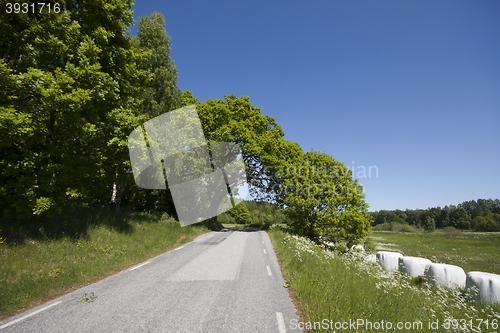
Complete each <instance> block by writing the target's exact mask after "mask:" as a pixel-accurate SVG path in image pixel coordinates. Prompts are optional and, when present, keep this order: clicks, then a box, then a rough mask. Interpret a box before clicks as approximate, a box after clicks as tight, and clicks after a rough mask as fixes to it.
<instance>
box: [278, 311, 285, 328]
mask: <svg viewBox="0 0 500 333" xmlns="http://www.w3.org/2000/svg"><path fill="white" fill-rule="evenodd" d="M276 319H277V320H278V328H279V330H280V333H286V327H285V321H284V320H283V315H282V314H281V312H276Z"/></svg>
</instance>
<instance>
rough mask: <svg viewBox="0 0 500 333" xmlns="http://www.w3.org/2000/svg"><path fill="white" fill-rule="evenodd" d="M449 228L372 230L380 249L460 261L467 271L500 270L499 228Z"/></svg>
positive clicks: (448, 262)
mask: <svg viewBox="0 0 500 333" xmlns="http://www.w3.org/2000/svg"><path fill="white" fill-rule="evenodd" d="M451 235H453V236H450V233H447V232H446V230H445V231H443V230H436V231H434V232H418V233H396V232H373V233H372V235H371V236H370V239H371V241H372V242H373V243H374V244H375V245H376V247H377V249H379V250H386V251H398V252H401V253H402V254H403V255H406V256H415V257H423V258H427V259H430V260H431V261H432V262H436V263H444V264H451V265H457V266H460V267H462V268H463V269H464V271H465V272H466V273H467V272H470V271H480V272H488V273H494V274H500V233H499V232H458V230H457V231H456V233H455V234H451Z"/></svg>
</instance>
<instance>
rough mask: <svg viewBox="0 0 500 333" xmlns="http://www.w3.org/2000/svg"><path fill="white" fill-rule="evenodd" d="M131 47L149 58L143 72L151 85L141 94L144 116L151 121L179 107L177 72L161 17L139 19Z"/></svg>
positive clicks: (154, 14) (158, 14) (153, 16)
mask: <svg viewBox="0 0 500 333" xmlns="http://www.w3.org/2000/svg"><path fill="white" fill-rule="evenodd" d="M138 25H139V28H138V30H137V37H136V38H135V39H134V45H135V46H137V47H138V48H140V49H141V50H143V51H145V52H147V53H148V54H149V58H148V61H147V63H146V69H147V70H148V71H149V72H150V75H151V81H150V82H149V83H148V85H147V87H146V89H145V91H144V112H145V113H147V114H148V115H149V117H150V118H154V117H156V116H158V115H160V114H163V113H165V112H167V111H171V110H174V109H176V108H178V107H180V105H181V102H182V93H181V91H180V89H179V88H178V87H177V78H178V75H177V68H176V66H175V63H174V61H173V60H171V59H170V46H171V43H170V37H169V36H168V33H167V30H166V28H165V19H164V17H163V15H162V14H160V13H157V12H154V13H153V14H151V15H150V16H141V17H140V18H139V21H138Z"/></svg>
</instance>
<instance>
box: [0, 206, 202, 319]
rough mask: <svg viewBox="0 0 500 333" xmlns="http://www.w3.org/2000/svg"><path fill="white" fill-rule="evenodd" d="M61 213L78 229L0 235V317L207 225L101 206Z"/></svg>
mask: <svg viewBox="0 0 500 333" xmlns="http://www.w3.org/2000/svg"><path fill="white" fill-rule="evenodd" d="M68 213H69V212H68ZM65 217H66V218H67V219H68V220H67V221H68V222H71V223H69V225H72V226H73V227H74V226H75V225H80V226H81V228H80V229H79V230H80V232H79V233H76V232H75V233H69V234H68V233H66V234H65V235H63V233H62V232H61V233H60V234H57V235H56V234H54V233H53V232H52V231H51V230H47V231H44V230H36V231H31V232H28V230H25V231H26V233H25V234H23V235H21V234H17V237H16V239H15V240H14V239H9V238H7V239H6V238H2V239H1V240H0V320H1V319H3V318H5V317H7V316H11V315H14V314H16V313H17V312H20V311H24V310H26V309H27V308H31V307H33V306H36V305H39V304H41V303H43V302H45V301H48V300H50V299H53V298H55V297H57V296H60V295H62V294H64V293H66V292H69V291H72V290H74V289H77V288H80V287H82V286H85V285H87V284H90V283H93V282H95V281H98V280H100V279H102V278H104V277H106V276H108V275H111V274H114V273H116V272H119V271H121V270H123V269H126V268H128V267H130V266H133V265H135V264H137V263H139V262H142V261H144V260H147V259H149V258H151V257H154V256H156V255H159V254H161V253H163V252H166V251H168V250H170V249H173V248H175V247H178V246H180V245H181V244H184V243H187V242H190V241H191V240H193V239H194V238H195V237H196V236H197V235H200V234H202V233H205V232H208V231H210V230H209V229H208V228H207V227H206V226H204V225H199V224H197V225H195V226H188V227H183V228H182V227H181V226H180V224H179V223H178V222H177V221H176V220H175V219H173V218H172V217H170V216H168V215H167V214H163V215H162V216H159V215H158V214H147V213H125V212H123V213H121V214H120V215H119V216H118V217H117V215H116V214H114V212H109V211H108V210H104V209H101V210H100V211H99V210H98V211H95V210H93V211H92V212H90V211H85V210H83V211H80V213H79V214H78V218H76V217H73V219H71V217H70V215H69V214H68V215H65ZM59 218H61V217H60V216H59ZM83 225H85V226H86V227H85V228H83ZM21 236H24V237H21Z"/></svg>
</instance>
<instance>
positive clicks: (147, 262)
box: [130, 261, 150, 271]
mask: <svg viewBox="0 0 500 333" xmlns="http://www.w3.org/2000/svg"><path fill="white" fill-rule="evenodd" d="M149 263H150V261H146V262H144V263H142V264H140V265H137V266H135V267H132V268H131V269H130V270H131V271H133V270H134V269H137V268H139V267H142V266H144V265H146V264H149Z"/></svg>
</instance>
